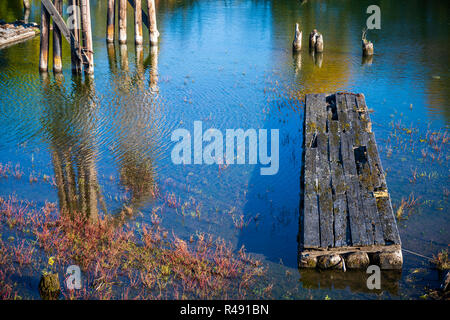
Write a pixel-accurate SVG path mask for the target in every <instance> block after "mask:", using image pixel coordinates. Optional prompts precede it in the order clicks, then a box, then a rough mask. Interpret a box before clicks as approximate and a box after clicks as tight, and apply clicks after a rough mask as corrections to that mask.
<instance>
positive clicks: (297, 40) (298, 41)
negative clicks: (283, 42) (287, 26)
mask: <svg viewBox="0 0 450 320" xmlns="http://www.w3.org/2000/svg"><path fill="white" fill-rule="evenodd" d="M301 49H302V32H301V31H300V29H299V26H298V23H296V24H295V36H294V41H293V42H292V50H294V52H296V51H300V50H301Z"/></svg>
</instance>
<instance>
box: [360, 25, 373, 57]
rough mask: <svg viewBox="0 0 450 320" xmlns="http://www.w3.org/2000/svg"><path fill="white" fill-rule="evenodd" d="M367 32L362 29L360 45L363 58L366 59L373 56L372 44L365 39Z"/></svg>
mask: <svg viewBox="0 0 450 320" xmlns="http://www.w3.org/2000/svg"><path fill="white" fill-rule="evenodd" d="M366 35H367V30H366V29H363V31H362V37H361V43H362V51H363V56H365V57H368V56H372V55H373V43H372V42H370V41H369V40H367V38H366Z"/></svg>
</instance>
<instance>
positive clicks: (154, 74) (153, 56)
mask: <svg viewBox="0 0 450 320" xmlns="http://www.w3.org/2000/svg"><path fill="white" fill-rule="evenodd" d="M150 91H151V92H152V93H158V92H159V88H158V47H157V46H152V47H150Z"/></svg>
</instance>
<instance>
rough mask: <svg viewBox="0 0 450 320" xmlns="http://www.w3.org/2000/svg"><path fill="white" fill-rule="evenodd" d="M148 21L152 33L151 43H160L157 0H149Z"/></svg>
mask: <svg viewBox="0 0 450 320" xmlns="http://www.w3.org/2000/svg"><path fill="white" fill-rule="evenodd" d="M147 5H148V20H149V21H148V22H149V28H148V30H149V33H150V45H157V44H158V37H159V32H158V28H157V26H156V8H155V0H148V1H147Z"/></svg>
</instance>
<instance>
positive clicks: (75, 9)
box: [39, 0, 94, 74]
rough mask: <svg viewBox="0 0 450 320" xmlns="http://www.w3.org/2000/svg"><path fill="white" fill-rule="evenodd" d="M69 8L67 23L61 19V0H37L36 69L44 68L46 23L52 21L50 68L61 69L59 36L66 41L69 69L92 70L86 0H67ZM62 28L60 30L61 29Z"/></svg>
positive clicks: (90, 29) (89, 13) (46, 50)
mask: <svg viewBox="0 0 450 320" xmlns="http://www.w3.org/2000/svg"><path fill="white" fill-rule="evenodd" d="M67 1H68V4H69V8H71V9H70V10H71V11H70V12H69V14H70V15H71V16H70V18H69V19H68V22H67V24H66V23H65V21H64V20H63V19H62V15H63V12H62V8H63V0H53V2H51V1H50V0H41V42H40V54H39V71H41V72H47V71H48V59H49V44H50V33H51V28H50V23H53V72H54V73H61V72H62V38H63V35H64V37H65V38H66V39H67V40H68V41H69V42H70V47H71V62H72V71H73V72H74V73H81V71H82V70H83V69H84V71H85V73H86V74H93V73H94V49H93V44H92V26H91V10H90V1H89V0H67ZM63 30H64V32H63Z"/></svg>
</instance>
